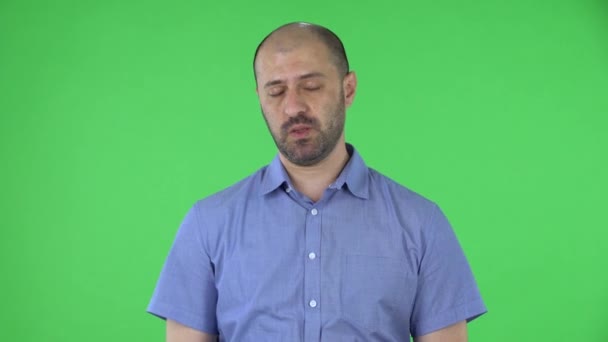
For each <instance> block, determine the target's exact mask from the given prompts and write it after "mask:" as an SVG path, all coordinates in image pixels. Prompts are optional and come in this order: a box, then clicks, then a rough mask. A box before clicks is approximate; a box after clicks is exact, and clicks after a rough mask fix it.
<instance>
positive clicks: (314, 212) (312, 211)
mask: <svg viewBox="0 0 608 342" xmlns="http://www.w3.org/2000/svg"><path fill="white" fill-rule="evenodd" d="M310 213H311V214H312V216H316V215H317V214H318V213H319V211H317V208H312V210H311V211H310Z"/></svg>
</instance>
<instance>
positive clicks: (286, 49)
mask: <svg viewBox="0 0 608 342" xmlns="http://www.w3.org/2000/svg"><path fill="white" fill-rule="evenodd" d="M332 70H336V67H335V64H334V63H333V61H332V57H331V54H330V52H329V49H328V48H327V46H326V45H325V44H324V43H323V42H321V41H320V40H318V39H310V38H309V39H305V40H297V39H287V40H278V41H274V40H269V41H267V42H266V43H265V44H264V46H262V48H261V49H260V51H259V53H258V58H257V60H256V71H257V77H258V80H259V81H266V80H268V79H271V78H272V79H274V78H289V77H297V76H298V75H301V74H303V73H311V72H319V73H324V74H329V73H331V72H332Z"/></svg>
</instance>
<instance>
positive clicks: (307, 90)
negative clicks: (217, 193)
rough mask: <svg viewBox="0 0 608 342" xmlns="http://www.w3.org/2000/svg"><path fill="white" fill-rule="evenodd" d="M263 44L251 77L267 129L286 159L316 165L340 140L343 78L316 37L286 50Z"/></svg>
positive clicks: (305, 164) (301, 163) (341, 136)
mask: <svg viewBox="0 0 608 342" xmlns="http://www.w3.org/2000/svg"><path fill="white" fill-rule="evenodd" d="M267 45H268V46H264V47H262V49H261V50H260V52H259V54H258V58H257V62H256V75H257V93H258V97H259V99H260V104H261V107H262V113H263V114H264V119H265V120H266V124H267V125H268V129H269V130H270V133H271V135H272V137H273V139H274V142H275V144H276V145H277V148H278V149H279V151H280V152H281V154H282V155H283V156H284V157H286V158H287V159H288V160H289V161H290V162H292V163H294V164H296V165H300V166H310V165H314V164H317V163H318V162H320V161H322V160H323V159H325V158H326V157H327V156H328V155H329V153H330V152H332V151H333V150H334V148H335V147H336V145H337V144H338V142H343V141H344V136H343V131H344V121H345V96H344V94H345V93H344V90H345V89H344V83H345V81H344V77H341V75H339V74H338V71H337V68H336V66H335V64H334V63H333V60H332V59H331V56H330V54H329V51H328V50H327V47H326V46H325V45H324V44H322V43H321V42H319V41H317V40H310V41H306V42H304V43H302V44H298V45H297V46H295V47H293V46H292V47H291V48H284V47H283V48H281V47H280V46H277V45H275V44H273V43H271V42H269V43H268V44H267ZM350 76H352V77H353V78H354V75H350ZM347 77H349V76H347ZM349 104H350V101H348V103H347V105H349Z"/></svg>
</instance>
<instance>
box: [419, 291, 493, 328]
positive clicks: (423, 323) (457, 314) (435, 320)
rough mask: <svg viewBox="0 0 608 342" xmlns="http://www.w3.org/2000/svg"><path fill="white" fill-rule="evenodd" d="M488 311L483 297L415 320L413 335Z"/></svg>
mask: <svg viewBox="0 0 608 342" xmlns="http://www.w3.org/2000/svg"><path fill="white" fill-rule="evenodd" d="M487 311H488V310H487V309H486V306H485V305H484V303H483V301H482V300H481V298H478V299H476V300H473V301H470V302H468V303H465V304H462V305H460V306H457V307H455V308H452V309H450V310H446V311H443V312H441V313H439V314H437V315H435V316H433V317H430V318H428V319H423V320H419V321H418V322H415V323H414V324H412V327H411V328H412V336H423V335H426V334H429V333H432V332H433V331H437V330H440V329H443V328H446V327H448V326H450V325H452V324H456V323H458V322H460V321H464V320H466V321H467V323H468V322H470V321H472V320H474V319H475V318H477V317H479V316H481V315H483V314H484V313H486V312H487Z"/></svg>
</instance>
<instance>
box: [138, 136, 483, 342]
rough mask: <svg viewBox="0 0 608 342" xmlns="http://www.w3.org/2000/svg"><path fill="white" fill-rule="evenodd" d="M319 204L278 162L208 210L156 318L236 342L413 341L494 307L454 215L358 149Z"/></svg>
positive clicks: (200, 210) (179, 253)
mask: <svg viewBox="0 0 608 342" xmlns="http://www.w3.org/2000/svg"><path fill="white" fill-rule="evenodd" d="M347 147H348V150H349V153H350V154H351V158H350V160H349V162H348V164H347V165H346V166H345V168H344V170H343V171H342V172H341V174H340V175H339V177H338V179H337V180H336V181H335V182H334V183H333V184H332V185H331V186H330V187H329V188H328V189H327V190H326V191H325V193H324V194H323V197H322V199H321V200H320V201H319V202H317V203H313V202H312V201H310V200H309V199H307V198H305V197H304V196H302V195H301V194H299V193H298V192H297V191H295V190H293V187H292V186H291V183H290V180H289V178H288V177H287V174H286V172H285V169H284V168H283V166H282V164H281V162H280V160H279V158H278V156H277V157H276V158H275V159H274V160H273V161H272V163H271V164H270V165H268V166H267V167H264V168H262V169H260V170H259V171H257V172H256V173H254V174H253V175H251V176H250V177H248V178H246V179H244V180H242V181H241V182H239V183H237V184H235V185H233V186H231V187H229V188H227V189H225V190H223V191H221V192H219V193H216V194H214V195H212V196H210V197H208V198H206V199H203V200H201V201H199V202H197V203H196V204H195V205H194V206H193V207H192V209H191V210H190V211H189V213H188V214H187V216H186V218H185V219H184V221H183V223H182V225H181V227H180V229H179V231H178V233H177V236H176V238H175V241H174V244H173V247H172V248H171V251H170V253H169V256H168V258H167V260H166V263H165V266H164V268H163V270H162V272H161V275H160V278H159V280H158V284H157V286H156V290H155V292H154V295H153V297H152V300H151V302H150V304H149V306H148V312H150V313H152V314H154V315H157V316H159V317H162V318H170V319H173V320H175V321H178V322H180V323H182V324H184V325H187V326H190V327H192V328H194V329H198V330H201V331H205V332H208V333H212V334H220V337H221V340H223V341H224V340H225V341H238V342H241V341H256V342H259V341H328V342H335V341H366V342H367V341H406V340H407V339H408V337H409V336H410V334H411V335H412V336H417V335H424V334H427V333H429V332H432V331H435V330H438V329H441V328H443V327H446V326H448V325H451V324H453V323H456V322H458V321H461V320H465V319H466V320H471V319H473V318H475V317H477V316H479V315H481V314H483V313H484V312H486V308H485V306H484V303H483V301H482V299H481V296H480V294H479V291H478V288H477V285H476V283H475V280H474V278H473V275H472V273H471V270H470V268H469V265H468V263H467V260H466V258H465V256H464V254H463V252H462V250H461V248H460V245H459V243H458V241H457V239H456V236H455V235H454V232H453V231H452V228H451V227H450V225H449V223H448V221H447V220H446V218H445V216H444V215H443V214H442V212H441V211H440V209H439V208H438V207H437V206H436V205H435V204H434V203H432V202H430V201H429V200H427V199H425V198H423V197H421V196H420V195H418V194H416V193H414V192H412V191H410V190H408V189H406V188H405V187H403V186H401V185H399V184H397V183H395V182H394V181H392V180H390V179H389V178H387V177H385V176H383V175H381V174H380V173H378V172H377V171H375V170H373V169H370V168H368V167H367V166H366V165H365V163H364V162H363V160H362V159H361V157H360V156H359V154H358V153H357V152H356V151H355V150H354V148H353V147H352V146H351V145H347Z"/></svg>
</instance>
